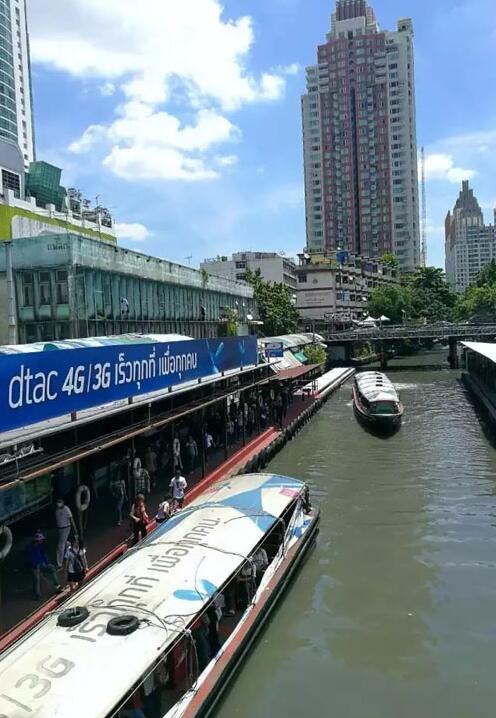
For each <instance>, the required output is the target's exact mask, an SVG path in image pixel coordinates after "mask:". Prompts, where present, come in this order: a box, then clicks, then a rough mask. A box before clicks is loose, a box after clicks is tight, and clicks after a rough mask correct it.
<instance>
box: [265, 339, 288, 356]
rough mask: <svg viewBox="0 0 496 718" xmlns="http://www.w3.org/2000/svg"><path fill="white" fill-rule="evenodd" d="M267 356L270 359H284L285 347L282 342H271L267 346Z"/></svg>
mask: <svg viewBox="0 0 496 718" xmlns="http://www.w3.org/2000/svg"><path fill="white" fill-rule="evenodd" d="M265 354H266V356H267V357H268V358H269V359H282V358H283V356H284V345H283V343H282V342H269V344H266V345H265Z"/></svg>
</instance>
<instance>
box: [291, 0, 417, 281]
mask: <svg viewBox="0 0 496 718" xmlns="http://www.w3.org/2000/svg"><path fill="white" fill-rule="evenodd" d="M317 60H318V64H316V65H314V66H312V67H309V68H307V93H306V94H305V95H304V96H303V98H302V114H303V146H304V167H305V197H306V232H307V249H308V250H309V251H310V252H322V251H324V252H325V251H332V250H335V249H338V248H341V249H347V250H349V251H351V252H355V253H357V254H361V255H365V256H370V257H377V256H380V255H382V254H383V253H384V252H393V253H394V254H396V256H397V257H398V259H399V261H400V265H401V268H402V269H404V270H413V269H414V268H415V267H416V266H418V265H419V264H420V227H419V197H418V172H417V141H416V123H415V82H414V53H413V25H412V21H411V20H409V19H404V20H399V21H398V26H397V30H396V31H394V32H389V31H381V30H380V28H379V25H378V23H377V21H376V18H375V15H374V11H373V9H372V8H371V7H370V6H369V5H368V3H367V2H366V0H338V1H337V6H336V12H335V13H334V14H333V16H332V21H331V31H330V33H329V34H328V35H327V41H326V42H325V43H324V44H323V45H320V46H319V47H318V56H317Z"/></svg>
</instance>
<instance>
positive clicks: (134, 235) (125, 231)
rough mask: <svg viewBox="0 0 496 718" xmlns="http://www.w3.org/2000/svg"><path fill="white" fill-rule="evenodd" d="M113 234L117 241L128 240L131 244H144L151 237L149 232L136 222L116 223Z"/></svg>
mask: <svg viewBox="0 0 496 718" xmlns="http://www.w3.org/2000/svg"><path fill="white" fill-rule="evenodd" d="M115 232H116V234H117V237H118V238H119V239H128V240H130V241H131V242H144V241H145V240H146V239H148V237H150V235H151V232H150V230H149V229H147V227H145V225H144V224H139V223H137V222H134V223H133V222H131V223H130V224H126V223H125V222H122V223H120V224H119V223H117V224H116V225H115Z"/></svg>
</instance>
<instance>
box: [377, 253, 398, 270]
mask: <svg viewBox="0 0 496 718" xmlns="http://www.w3.org/2000/svg"><path fill="white" fill-rule="evenodd" d="M379 261H380V262H382V263H383V264H387V265H388V267H391V268H392V269H398V267H399V266H400V263H399V260H398V257H397V256H396V255H395V254H392V252H384V254H383V255H382V257H380V259H379Z"/></svg>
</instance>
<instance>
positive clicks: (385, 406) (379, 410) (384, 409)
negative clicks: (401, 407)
mask: <svg viewBox="0 0 496 718" xmlns="http://www.w3.org/2000/svg"><path fill="white" fill-rule="evenodd" d="M372 411H373V412H374V414H396V413H397V408H396V404H394V403H393V402H389V401H378V402H377V404H374V405H373V408H372Z"/></svg>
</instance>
